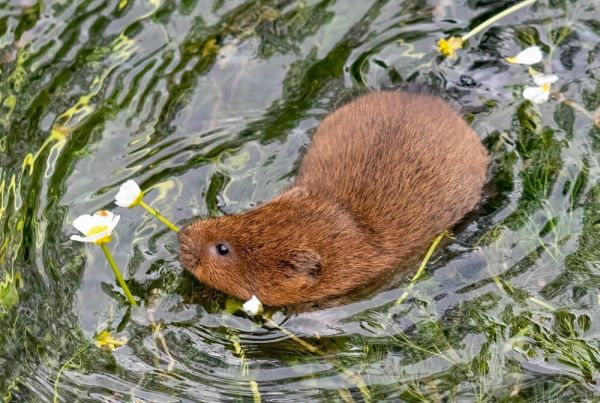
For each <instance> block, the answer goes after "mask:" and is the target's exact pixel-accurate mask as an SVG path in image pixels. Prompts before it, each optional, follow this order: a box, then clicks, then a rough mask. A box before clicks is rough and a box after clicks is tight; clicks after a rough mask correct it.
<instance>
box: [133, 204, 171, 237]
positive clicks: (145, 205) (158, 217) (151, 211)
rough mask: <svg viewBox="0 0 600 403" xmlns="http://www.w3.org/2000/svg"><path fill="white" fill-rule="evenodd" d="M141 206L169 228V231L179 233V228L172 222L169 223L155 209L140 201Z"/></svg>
mask: <svg viewBox="0 0 600 403" xmlns="http://www.w3.org/2000/svg"><path fill="white" fill-rule="evenodd" d="M139 205H140V206H142V207H143V208H144V209H146V211H147V212H148V213H150V214H152V215H153V216H154V217H155V218H156V219H157V220H158V221H160V222H162V223H163V224H165V225H166V226H167V227H169V229H170V230H171V231H174V232H179V228H177V226H176V225H175V224H173V223H172V222H171V221H169V220H167V219H166V218H165V217H163V216H162V215H161V214H160V213H159V212H158V211H156V210H155V209H153V208H152V207H150V206H149V205H147V204H146V203H144V201H143V200H140V203H139Z"/></svg>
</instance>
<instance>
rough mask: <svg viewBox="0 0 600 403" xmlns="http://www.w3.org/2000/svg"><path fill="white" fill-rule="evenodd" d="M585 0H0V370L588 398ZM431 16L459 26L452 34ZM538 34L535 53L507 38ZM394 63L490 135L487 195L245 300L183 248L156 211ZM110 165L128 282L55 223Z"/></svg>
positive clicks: (358, 395)
mask: <svg viewBox="0 0 600 403" xmlns="http://www.w3.org/2000/svg"><path fill="white" fill-rule="evenodd" d="M517 4H525V6H523V7H525V8H521V9H520V10H519V11H518V12H515V13H506V10H508V9H510V8H511V7H513V6H516V5H517ZM498 15H502V16H503V18H502V19H498V18H495V16H498ZM599 19H600V5H598V4H596V2H595V1H592V0H582V1H577V2H571V1H563V0H537V1H535V2H533V1H525V2H489V1H488V2H478V3H474V2H467V1H455V2H447V1H435V2H433V1H432V2H425V1H420V0H406V1H386V0H382V1H378V0H373V1H365V2H349V1H348V2H347V1H337V2H335V1H331V0H315V1H310V0H288V1H263V2H255V1H246V2H244V1H241V0H240V1H228V0H215V1H203V2H200V1H195V0H184V1H166V0H139V1H138V0H121V1H119V2H106V1H96V0H77V1H72V2H71V1H63V0H56V1H52V0H49V1H35V0H33V1H29V0H20V1H11V2H5V4H2V5H0V71H1V74H2V79H1V80H0V329H2V330H1V331H0V396H1V397H2V399H3V400H4V401H38V400H41V401H48V400H52V399H54V400H55V401H77V400H89V399H94V400H107V401H128V400H131V401H133V400H140V401H174V400H192V401H216V400H219V399H233V400H250V401H252V400H254V401H260V400H268V401H271V400H282V399H286V400H290V401H306V400H311V399H314V400H324V401H330V400H334V401H353V400H354V401H378V400H385V399H389V400H398V399H400V400H404V401H446V400H448V401H465V400H467V401H470V400H477V401H488V400H511V401H512V400H517V401H552V400H557V401H558V400H560V401H581V400H586V399H591V398H592V397H593V396H594V395H596V394H598V392H600V390H599V389H600V387H599V382H600V291H599V290H600V182H599V178H600V159H599V155H600V154H599V152H600V112H598V111H599V106H600V84H599V82H600V81H599V79H600V76H599V74H600V73H599V72H600V23H598V20H599ZM486 21H493V22H494V23H493V24H487V23H486ZM478 27H483V28H478ZM472 32H475V34H472V35H469V34H468V33H472ZM467 35H468V37H467V38H466V39H465V37H466V36H467ZM440 38H446V39H449V38H459V39H460V38H463V39H462V40H461V42H460V49H459V47H456V48H455V49H454V50H455V51H456V54H455V55H454V56H455V58H443V57H442V56H441V55H440V54H439V52H438V49H437V45H438V43H439V40H440ZM531 47H537V48H538V49H539V51H540V53H541V55H542V56H543V58H542V60H541V61H537V59H535V60H533V63H525V64H533V67H534V69H533V70H532V69H528V68H527V67H524V66H519V65H512V64H510V63H509V62H508V61H507V59H506V58H509V61H512V62H515V61H516V62H519V60H523V59H522V58H523V57H525V56H527V55H523V54H521V55H520V57H519V52H521V51H522V50H523V49H526V48H531ZM534 53H535V54H534V57H537V54H538V53H537V51H534ZM511 58H512V59H511ZM520 58H521V59H520ZM529 60H531V59H529ZM525 61H527V58H526V57H525ZM540 75H543V76H540ZM552 76H554V77H556V79H554V77H552ZM536 77H537V78H536ZM542 78H543V80H542ZM532 83H533V84H532ZM413 84H418V85H423V86H425V87H427V88H430V89H432V91H436V92H438V93H440V94H442V95H443V96H444V97H445V98H447V99H449V100H450V101H451V102H452V103H453V104H454V105H456V107H457V108H460V109H461V110H462V112H463V114H464V115H465V116H466V117H467V118H468V120H469V122H470V123H471V124H472V125H473V127H474V128H475V129H476V131H477V132H478V133H479V134H480V135H481V137H482V139H483V140H484V142H485V144H486V146H487V148H488V149H489V150H490V154H491V155H492V157H493V166H492V167H491V169H490V175H489V177H490V180H489V184H488V186H487V189H486V198H485V201H484V203H483V204H482V206H481V207H480V209H479V210H478V211H477V212H475V213H473V214H472V215H470V216H469V217H467V218H466V219H465V220H464V222H463V224H461V225H459V226H458V227H456V228H454V229H453V233H452V237H445V239H444V241H443V242H441V243H440V244H439V245H438V246H437V249H436V250H435V252H433V253H432V254H431V255H430V256H428V260H427V264H426V265H423V266H422V267H421V268H419V270H418V271H417V269H418V268H417V267H415V272H416V273H417V274H416V275H415V274H413V273H411V274H409V275H408V276H407V277H406V278H404V279H400V280H399V281H398V283H397V284H395V285H394V287H391V288H390V289H388V290H384V291H381V292H379V293H376V294H374V295H372V296H370V297H369V298H364V299H359V300H356V301H355V302H353V303H351V304H347V305H344V306H339V307H333V308H327V309H320V310H313V311H310V312H292V311H285V310H279V311H274V312H273V311H267V313H266V314H265V316H263V317H256V318H252V317H249V316H247V315H244V314H243V313H242V312H241V311H240V307H241V303H239V302H238V301H233V300H230V299H227V298H226V297H225V296H223V295H221V294H219V293H217V292H215V291H213V290H209V289H207V288H206V287H204V286H202V285H201V284H199V283H198V282H197V281H195V280H194V279H193V278H192V277H191V276H189V275H187V274H186V273H184V270H183V269H182V267H181V265H180V264H179V262H178V259H177V248H178V246H177V239H176V235H175V234H174V233H173V231H170V230H169V229H168V228H165V226H164V225H162V224H161V223H160V222H159V221H157V220H154V219H153V217H152V215H154V216H159V217H162V218H163V219H164V217H165V216H166V217H170V218H173V219H174V222H175V223H178V224H183V223H185V222H186V221H187V220H188V219H189V218H190V217H198V216H208V215H218V214H228V213H234V212H236V211H241V210H243V209H247V208H250V207H252V206H253V205H254V204H255V203H256V202H259V201H262V200H266V199H269V198H270V197H272V196H273V195H274V194H276V193H277V192H278V191H279V190H281V189H282V188H284V187H285V186H287V184H289V182H290V181H291V179H292V178H293V175H294V172H295V168H296V166H297V162H298V161H299V157H300V155H301V154H302V151H303V149H304V147H305V145H306V144H308V142H309V141H310V135H311V133H312V132H313V131H314V129H315V128H316V126H317V125H318V123H319V121H320V120H321V119H322V118H323V117H324V116H325V115H326V114H327V112H328V111H329V110H331V109H333V108H334V107H336V106H337V105H339V104H341V103H343V102H344V101H346V100H349V99H351V98H353V97H354V96H356V95H357V94H359V93H361V92H365V91H368V90H370V89H395V88H402V87H404V86H411V85H413ZM550 85H551V86H550ZM527 87H530V88H533V89H534V90H535V89H536V88H537V92H536V91H533V90H529V91H528V92H526V91H527ZM532 91H533V93H532ZM526 93H527V94H529V95H531V96H527V95H526ZM540 100H541V101H542V102H537V101H540ZM129 179H135V180H137V181H138V182H139V183H140V185H141V187H142V188H143V189H144V193H143V194H142V193H141V190H140V189H139V188H137V189H136V188H131V189H129V190H130V193H129V194H122V195H121V196H122V197H123V198H121V199H119V200H120V201H121V202H122V204H121V205H123V206H125V207H132V206H134V205H136V204H139V202H140V201H141V200H142V197H143V204H144V205H146V206H147V207H148V208H149V210H148V211H149V213H148V214H146V213H145V211H144V210H142V209H121V210H119V214H121V221H120V224H119V228H123V229H124V230H119V231H116V232H115V233H112V234H111V237H112V242H111V244H110V245H111V251H112V253H113V256H112V257H113V258H114V262H115V267H116V266H117V265H118V266H119V267H120V268H121V269H124V270H123V277H124V281H125V283H126V288H128V289H129V290H130V292H131V294H132V296H133V297H134V298H135V299H137V300H138V301H139V302H140V305H142V306H141V307H140V308H132V307H131V306H130V304H129V303H128V302H127V298H126V295H124V293H123V288H122V287H120V286H119V283H118V282H117V281H116V280H115V277H114V275H113V273H112V272H111V270H108V269H109V266H108V263H107V262H106V260H105V259H104V256H103V255H102V251H101V250H100V248H92V247H90V248H85V247H83V245H82V244H78V243H77V242H73V241H71V240H70V236H72V235H73V234H74V231H73V230H72V224H73V223H74V220H75V219H76V217H78V216H80V215H83V214H88V213H90V212H93V211H100V210H105V209H113V208H115V205H114V203H113V202H114V200H113V198H114V196H115V194H116V193H117V190H118V189H119V187H120V186H121V185H122V184H123V183H127V180H129ZM132 189H133V190H132ZM138 199H139V200H138ZM150 205H151V206H153V207H149V206H150ZM158 211H160V212H161V214H163V215H162V216H161V215H159V213H158ZM167 225H168V224H167ZM171 225H172V227H169V228H171V229H173V230H175V229H176V228H177V227H176V226H175V225H174V224H171ZM84 232H85V231H84ZM85 235H86V236H88V235H89V234H87V233H86V234H85ZM92 235H93V234H92ZM432 251H433V249H432ZM424 252H425V251H424ZM411 279H412V280H411ZM234 280H235V279H232V281H234Z"/></svg>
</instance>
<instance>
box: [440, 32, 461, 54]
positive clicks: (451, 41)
mask: <svg viewBox="0 0 600 403" xmlns="http://www.w3.org/2000/svg"><path fill="white" fill-rule="evenodd" d="M463 44H464V41H463V40H462V39H461V38H457V37H456V36H451V37H450V38H448V39H445V38H442V39H440V40H439V41H438V43H437V45H438V52H440V53H441V54H442V55H443V56H447V57H449V58H451V59H455V58H456V51H457V50H458V49H460V48H462V47H463Z"/></svg>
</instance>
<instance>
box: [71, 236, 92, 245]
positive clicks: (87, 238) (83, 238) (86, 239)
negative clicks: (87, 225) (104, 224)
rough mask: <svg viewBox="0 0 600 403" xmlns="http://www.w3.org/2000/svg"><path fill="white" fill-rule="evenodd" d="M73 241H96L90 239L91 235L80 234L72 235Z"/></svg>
mask: <svg viewBox="0 0 600 403" xmlns="http://www.w3.org/2000/svg"><path fill="white" fill-rule="evenodd" d="M71 241H77V242H89V243H93V242H95V240H94V239H90V237H87V236H86V237H82V236H79V235H71Z"/></svg>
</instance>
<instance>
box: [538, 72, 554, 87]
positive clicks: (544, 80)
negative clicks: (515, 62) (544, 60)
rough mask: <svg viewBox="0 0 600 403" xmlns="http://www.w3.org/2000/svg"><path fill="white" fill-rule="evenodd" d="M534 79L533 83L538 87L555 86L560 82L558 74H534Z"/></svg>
mask: <svg viewBox="0 0 600 403" xmlns="http://www.w3.org/2000/svg"><path fill="white" fill-rule="evenodd" d="M532 77H533V82H534V83H535V85H537V86H540V87H541V86H543V85H546V84H554V83H555V82H557V81H558V76H557V75H556V74H542V73H538V74H534V75H532Z"/></svg>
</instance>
